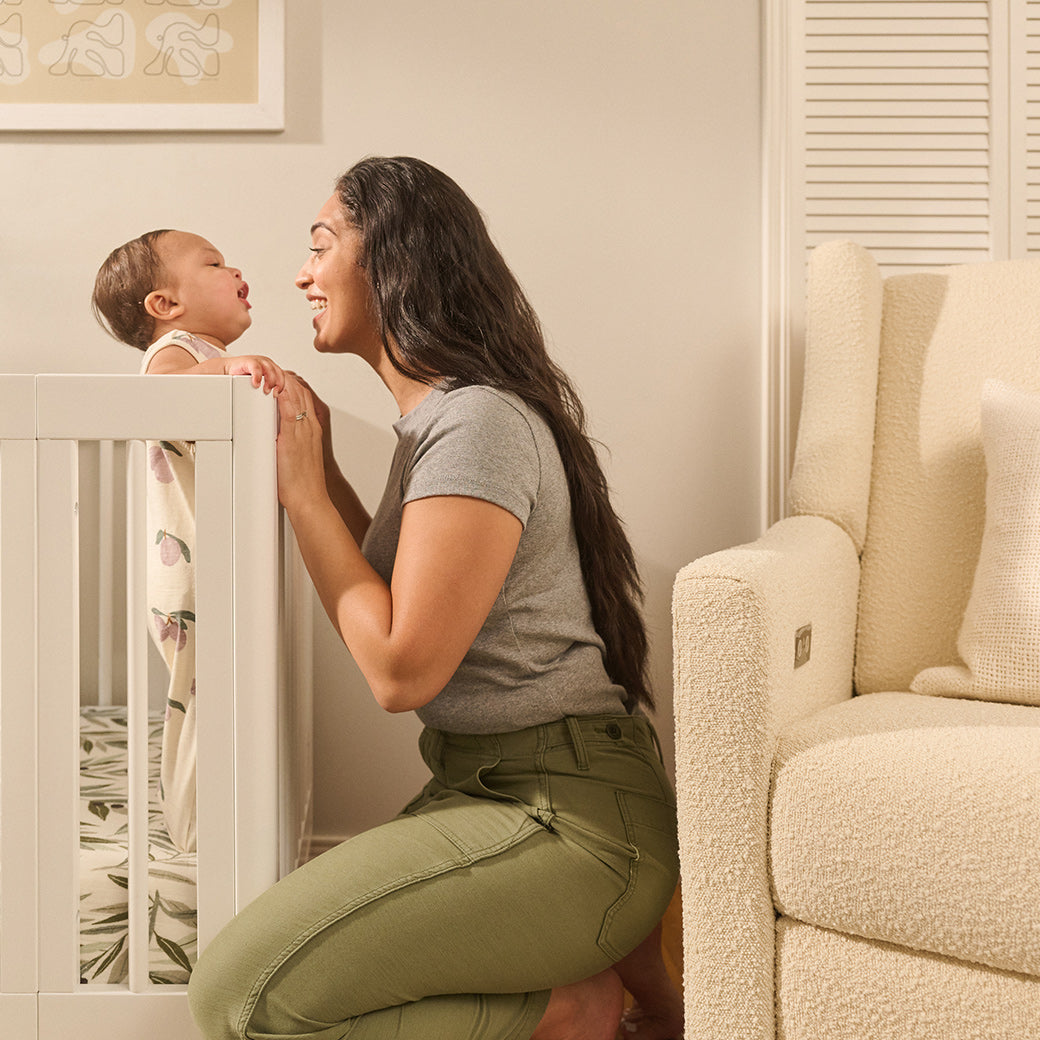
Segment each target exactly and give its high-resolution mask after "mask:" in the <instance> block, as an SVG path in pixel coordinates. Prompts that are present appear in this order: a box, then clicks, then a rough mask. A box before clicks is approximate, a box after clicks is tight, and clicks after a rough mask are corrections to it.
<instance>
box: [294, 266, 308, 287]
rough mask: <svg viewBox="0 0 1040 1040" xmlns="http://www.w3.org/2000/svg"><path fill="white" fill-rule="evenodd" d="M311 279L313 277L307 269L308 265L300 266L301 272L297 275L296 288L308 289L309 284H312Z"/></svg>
mask: <svg viewBox="0 0 1040 1040" xmlns="http://www.w3.org/2000/svg"><path fill="white" fill-rule="evenodd" d="M311 281H312V279H311V276H310V273H309V272H308V270H307V265H306V264H304V265H303V267H301V268H300V273H299V274H298V275H297V276H296V288H297V289H306V288H307V286H308V285H310V284H311Z"/></svg>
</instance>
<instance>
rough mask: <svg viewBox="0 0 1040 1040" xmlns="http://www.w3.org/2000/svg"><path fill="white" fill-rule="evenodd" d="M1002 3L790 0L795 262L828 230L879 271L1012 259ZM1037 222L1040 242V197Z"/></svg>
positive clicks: (1039, 127) (1006, 20)
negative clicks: (862, 251)
mask: <svg viewBox="0 0 1040 1040" xmlns="http://www.w3.org/2000/svg"><path fill="white" fill-rule="evenodd" d="M1021 2H1022V3H1023V4H1025V2H1026V0H1021ZM1008 3H1009V0H999V2H991V3H986V2H985V0H900V2H892V0H800V2H798V3H797V4H796V8H797V11H798V17H796V18H795V21H794V24H793V25H792V26H791V30H792V40H793V42H794V44H795V46H794V50H793V54H792V59H793V60H792V71H794V77H793V78H794V79H795V81H796V82H795V83H794V84H793V85H794V87H795V90H794V96H793V98H792V109H793V114H794V117H795V118H794V128H795V131H796V133H795V147H794V149H793V156H794V159H795V169H794V171H793V172H794V176H793V177H792V182H793V187H794V194H795V205H794V206H793V207H792V210H793V212H792V214H791V217H792V222H791V232H792V235H791V245H792V247H793V249H794V253H795V255H794V257H793V259H794V260H795V270H798V269H799V268H800V262H801V261H804V256H805V252H806V251H807V250H808V249H811V248H812V247H813V246H815V245H818V244H819V243H820V242H824V241H827V240H829V239H833V238H849V239H852V240H854V241H856V242H859V243H860V244H862V245H863V246H865V247H866V248H867V249H869V250H870V251H871V253H872V254H873V255H874V256H875V257H876V258H877V260H878V261H879V263H880V264H881V265H882V267H883V269H884V270H885V271H886V272H892V271H897V270H909V269H914V268H919V267H923V266H932V265H935V264H948V263H963V262H969V261H975V260H986V259H990V258H997V257H1002V256H1007V255H1008V253H1009V241H1008V237H1009V180H1008V178H1009V110H1010V97H1009V78H1008V77H1009V64H1010V63H1009V57H1008V48H1009V9H1008ZM1028 6H1029V7H1031V8H1034V9H1036V12H1035V14H1036V17H1037V19H1038V21H1037V22H1035V23H1034V25H1035V26H1036V27H1037V28H1036V31H1037V32H1040V0H1037V2H1035V3H1033V2H1031V3H1029V4H1028ZM1032 42H1033V43H1034V44H1035V45H1037V47H1038V49H1040V37H1036V38H1034V39H1033V41H1032ZM1034 64H1040V62H1034ZM795 70H796V71H795ZM1034 75H1035V74H1034ZM1030 89H1031V90H1033V91H1036V92H1037V95H1036V99H1037V102H1040V86H1038V87H1033V88H1030ZM1037 115H1038V122H1037V125H1036V127H1035V129H1036V130H1037V131H1040V108H1038V110H1037ZM1033 140H1034V141H1040V138H1034V139H1033ZM1023 144H1024V142H1023ZM1032 154H1033V156H1034V159H1037V158H1038V153H1032ZM1036 165H1037V168H1038V170H1040V161H1037V163H1036ZM1034 179H1035V180H1040V178H1034ZM1033 190H1034V191H1038V189H1037V187H1036V186H1034V189H1033ZM1038 198H1040V194H1038ZM1033 220H1034V223H1035V227H1034V230H1035V232H1036V239H1035V242H1036V244H1037V245H1040V204H1037V205H1036V207H1035V215H1034V216H1033Z"/></svg>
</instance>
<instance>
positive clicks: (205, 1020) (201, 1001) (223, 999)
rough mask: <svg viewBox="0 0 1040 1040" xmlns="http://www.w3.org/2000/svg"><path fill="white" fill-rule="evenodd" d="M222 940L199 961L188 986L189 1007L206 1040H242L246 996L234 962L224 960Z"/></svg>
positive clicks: (213, 944)
mask: <svg viewBox="0 0 1040 1040" xmlns="http://www.w3.org/2000/svg"><path fill="white" fill-rule="evenodd" d="M221 945H222V944H221V943H220V942H219V937H218V939H217V941H216V942H214V943H211V944H210V946H209V947H208V948H207V949H206V951H205V952H204V953H203V954H202V956H201V957H200V958H199V960H198V963H197V964H196V965H195V968H194V969H193V971H192V973H191V979H190V981H189V983H188V1005H189V1007H190V1008H191V1014H192V1017H193V1018H194V1019H195V1024H196V1025H197V1026H198V1027H199V1031H200V1032H201V1033H202V1035H203V1036H204V1037H205V1038H206V1040H243V1038H244V1037H245V1031H244V1028H243V1027H242V1026H241V1025H240V1019H241V1012H242V1007H243V1004H244V999H243V995H242V994H241V993H240V992H239V987H237V986H236V985H235V982H236V976H237V972H236V970H235V967H236V966H235V963H234V961H233V960H232V959H229V958H226V957H224V956H222V952H221V949H220V947H221Z"/></svg>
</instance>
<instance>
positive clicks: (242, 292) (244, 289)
mask: <svg viewBox="0 0 1040 1040" xmlns="http://www.w3.org/2000/svg"><path fill="white" fill-rule="evenodd" d="M238 298H239V299H240V300H241V301H242V302H243V303H244V304H245V305H246V306H247V307H252V306H253V305H252V304H251V303H250V302H249V286H248V284H247V283H245V282H243V283H242V285H241V286H240V288H239V290H238Z"/></svg>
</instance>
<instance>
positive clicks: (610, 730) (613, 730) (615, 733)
mask: <svg viewBox="0 0 1040 1040" xmlns="http://www.w3.org/2000/svg"><path fill="white" fill-rule="evenodd" d="M607 736H608V737H610V739H611V740H620V739H621V727H620V726H619V725H618V724H617V723H616V722H610V723H608V724H607Z"/></svg>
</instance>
